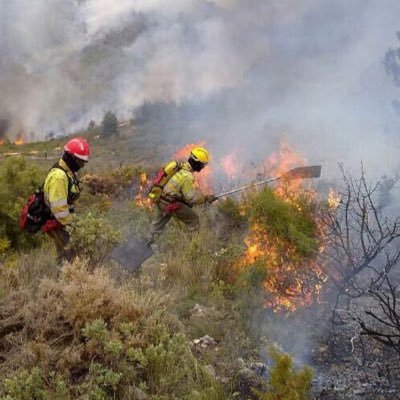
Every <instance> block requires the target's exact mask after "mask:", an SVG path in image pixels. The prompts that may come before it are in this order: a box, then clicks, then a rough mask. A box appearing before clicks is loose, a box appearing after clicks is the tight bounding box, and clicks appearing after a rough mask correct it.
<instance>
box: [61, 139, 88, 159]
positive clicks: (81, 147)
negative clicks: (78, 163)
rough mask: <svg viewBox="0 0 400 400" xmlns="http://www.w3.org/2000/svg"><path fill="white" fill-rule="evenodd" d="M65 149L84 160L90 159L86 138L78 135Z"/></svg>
mask: <svg viewBox="0 0 400 400" xmlns="http://www.w3.org/2000/svg"><path fill="white" fill-rule="evenodd" d="M64 151H65V152H67V153H69V154H72V155H73V156H75V157H76V158H79V159H81V160H83V161H89V155H90V149H89V144H88V142H87V141H86V139H84V138H81V137H77V138H74V139H71V140H70V141H69V142H68V143H67V144H66V145H65V146H64Z"/></svg>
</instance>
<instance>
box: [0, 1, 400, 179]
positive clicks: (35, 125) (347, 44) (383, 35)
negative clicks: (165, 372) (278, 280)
mask: <svg viewBox="0 0 400 400" xmlns="http://www.w3.org/2000/svg"><path fill="white" fill-rule="evenodd" d="M396 11H400V4H399V3H398V1H396V0H387V1H386V2H385V7H382V6H381V5H379V4H378V3H377V2H376V1H372V0H367V1H365V0H363V1H362V0H355V1H353V2H350V3H349V2H347V1H344V0H329V1H324V2H321V1H318V0H310V1H307V2H298V1H296V0H283V1H281V0H272V1H267V2H264V1H258V0H248V1H245V2H244V1H239V0H177V1H162V0H118V1H115V2H110V1H108V0H53V1H51V2H49V1H44V0H37V1H34V2H32V1H28V0H13V1H3V2H1V3H0V24H1V25H0V26H1V28H0V29H1V32H0V33H1V38H2V40H1V41H0V51H1V59H0V93H1V96H0V119H4V118H7V120H9V121H10V127H9V130H10V132H11V134H13V133H14V134H17V133H18V132H19V131H21V130H23V131H25V132H30V131H34V132H35V134H36V137H37V138H41V137H44V136H45V135H46V134H47V133H48V132H49V131H55V132H58V133H59V132H60V130H62V129H61V128H60V127H66V129H67V131H68V132H72V131H73V130H74V129H77V128H81V127H84V126H85V125H86V124H87V123H88V122H89V121H90V120H91V119H95V120H98V121H99V120H100V119H101V117H102V115H103V114H104V112H105V111H106V110H108V109H111V110H113V111H114V112H115V113H116V114H117V115H118V117H120V118H129V117H131V116H132V115H133V113H134V112H136V113H137V112H140V108H141V107H142V106H143V104H148V103H162V104H166V105H168V104H174V105H176V106H177V107H181V110H183V112H184V113H185V118H184V121H185V124H184V126H181V125H179V129H180V130H181V131H182V130H184V132H181V135H183V136H184V137H185V139H186V140H190V141H194V140H196V139H205V140H207V142H208V143H209V146H211V148H213V149H214V150H215V152H223V151H224V150H225V149H226V148H227V146H228V144H229V147H231V149H235V148H236V149H240V151H246V154H250V155H252V156H254V157H256V156H258V155H260V156H261V154H265V153H266V152H270V151H271V150H273V149H274V148H275V147H276V145H277V143H278V142H279V141H280V140H281V139H282V137H285V138H286V139H287V141H289V142H290V143H292V144H293V145H294V146H295V147H297V148H298V149H299V151H301V152H302V153H303V154H304V155H305V156H306V157H307V158H308V159H309V160H310V162H321V163H323V164H324V165H326V166H328V169H329V168H331V167H332V168H331V169H335V170H336V167H335V165H336V163H337V162H338V161H344V162H345V163H347V164H356V163H359V161H360V159H363V160H364V162H365V164H366V165H367V169H370V170H372V171H373V172H374V173H375V172H376V173H377V174H378V175H379V174H382V173H390V172H391V171H392V169H394V168H396V167H397V166H398V163H397V151H396V146H398V144H399V139H398V135H397V129H398V128H399V117H398V116H397V115H396V113H395V111H394V110H393V109H392V107H391V102H392V100H393V99H395V98H396V96H397V93H396V90H397V89H396V87H395V85H394V84H393V82H392V81H391V78H390V77H389V76H388V75H387V74H386V73H385V70H384V68H383V65H382V61H383V58H384V55H385V52H386V50H387V49H388V48H390V47H395V46H396V45H397V43H396V40H397V39H396V31H397V30H398V29H399V28H400V25H399V23H398V18H397V15H398V13H397V12H396ZM156 117H157V115H155V116H154V118H156ZM173 128H174V127H173V126H168V127H165V133H164V134H165V135H166V137H167V138H168V134H170V135H171V136H172V135H173V132H174V131H175V130H174V129H173ZM171 139H173V138H172V137H171Z"/></svg>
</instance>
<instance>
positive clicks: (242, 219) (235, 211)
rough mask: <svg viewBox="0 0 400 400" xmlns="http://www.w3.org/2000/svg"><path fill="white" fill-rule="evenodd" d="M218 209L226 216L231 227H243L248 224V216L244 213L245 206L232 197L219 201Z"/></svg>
mask: <svg viewBox="0 0 400 400" xmlns="http://www.w3.org/2000/svg"><path fill="white" fill-rule="evenodd" d="M218 211H219V212H220V213H221V214H222V215H223V216H224V217H226V221H227V224H228V225H229V227H232V228H242V227H244V226H245V225H246V224H247V218H246V216H245V214H244V210H243V207H242V206H241V205H240V203H238V202H237V201H235V200H234V199H232V198H230V197H228V198H227V199H226V200H224V201H221V202H219V204H218Z"/></svg>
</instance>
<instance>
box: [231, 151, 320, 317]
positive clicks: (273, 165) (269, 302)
mask: <svg viewBox="0 0 400 400" xmlns="http://www.w3.org/2000/svg"><path fill="white" fill-rule="evenodd" d="M302 165H305V160H304V159H303V158H302V157H301V156H300V155H298V154H297V153H296V152H294V151H293V150H292V149H290V147H289V146H288V145H287V144H284V145H283V146H282V147H281V149H280V152H279V153H278V154H274V155H272V156H270V157H269V158H268V160H267V162H266V163H265V164H264V171H262V173H261V176H258V178H260V179H261V178H265V177H266V176H269V177H271V176H272V177H273V176H280V175H282V174H283V173H284V172H287V171H288V170H290V169H291V168H294V167H297V166H302ZM259 175H260V174H259ZM275 193H276V194H277V195H278V196H279V197H281V198H282V200H283V201H285V202H288V203H290V204H291V205H292V206H294V207H295V208H297V209H298V211H301V205H302V204H303V202H304V199H307V201H309V202H313V201H314V199H315V192H313V191H311V190H309V189H307V188H304V182H303V181H302V180H296V181H283V182H280V183H279V185H278V186H277V187H276V188H275ZM300 198H301V200H302V201H301V202H300V201H299V200H300ZM315 218H318V217H317V216H315ZM316 225H317V227H318V228H317V229H318V230H319V229H320V226H319V224H318V221H316ZM319 235H320V236H321V237H322V233H320V232H319ZM245 244H246V247H247V249H246V251H245V254H244V256H243V258H242V259H241V260H239V264H238V265H239V268H240V269H244V268H247V267H249V266H251V265H253V264H255V263H261V265H263V266H264V268H265V272H266V274H265V276H266V277H265V280H264V288H265V306H266V307H269V308H272V310H273V311H274V312H279V311H286V312H292V311H295V310H296V309H297V308H298V307H299V306H307V305H310V304H312V303H313V302H314V301H318V300H319V296H320V292H321V288H322V282H323V281H324V279H325V276H324V274H323V270H322V268H321V266H320V265H319V263H318V261H317V256H315V257H311V259H309V258H307V259H306V260H305V259H304V258H302V257H299V255H298V253H297V252H296V249H295V248H294V247H293V246H292V245H291V244H290V243H287V242H285V241H283V240H282V239H278V238H274V237H272V236H271V235H269V234H268V231H267V228H266V227H263V226H261V225H259V224H254V225H253V226H252V227H251V229H250V234H249V236H248V237H247V238H246V239H245ZM323 250H324V248H323V246H322V244H321V245H320V248H319V252H322V251H323Z"/></svg>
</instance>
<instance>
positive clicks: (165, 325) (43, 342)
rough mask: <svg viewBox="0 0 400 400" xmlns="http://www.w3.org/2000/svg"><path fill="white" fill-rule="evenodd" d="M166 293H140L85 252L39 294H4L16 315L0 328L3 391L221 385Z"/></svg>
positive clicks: (162, 390) (152, 391) (129, 394)
mask: <svg viewBox="0 0 400 400" xmlns="http://www.w3.org/2000/svg"><path fill="white" fill-rule="evenodd" d="M168 301H169V299H168V296H165V295H163V296H160V295H159V294H158V293H156V292H153V291H152V292H150V293H148V294H147V295H146V294H144V293H143V292H142V293H141V294H140V295H138V294H137V293H136V291H135V289H134V287H132V286H130V285H129V284H128V283H127V284H126V285H124V286H123V287H118V286H117V285H116V283H115V282H114V280H113V279H112V278H111V277H110V276H109V275H108V274H107V273H106V272H105V271H104V270H102V269H98V270H96V271H94V272H93V273H90V271H89V270H88V267H87V265H86V264H85V263H82V262H80V261H79V260H76V261H75V263H74V264H72V265H65V266H64V267H63V269H62V272H61V276H60V279H59V280H58V281H55V280H51V279H46V280H44V281H42V283H41V284H40V286H39V289H38V291H37V294H36V296H34V295H33V294H32V293H30V292H28V291H26V290H25V291H21V292H19V293H13V294H11V295H10V296H9V297H7V298H5V299H3V300H2V306H3V309H4V310H5V311H6V312H5V313H4V314H2V319H1V324H2V326H10V321H18V323H16V324H15V325H13V327H12V328H9V330H8V331H4V330H2V331H0V346H1V347H2V348H3V349H5V353H4V358H5V362H4V363H2V365H1V366H0V375H1V376H3V377H6V380H5V381H4V382H3V384H0V396H3V399H4V400H5V399H7V400H17V399H18V400H19V399H20V398H21V393H25V394H24V396H25V397H26V398H33V399H36V398H37V399H54V398H57V397H56V396H55V393H60V392H61V391H63V396H64V398H65V399H68V398H71V399H75V398H81V399H96V398H98V399H103V398H104V399H108V398H116V399H127V400H129V399H132V400H134V399H135V388H138V387H140V388H141V389H142V390H144V391H145V392H147V393H148V394H149V395H151V396H154V398H160V399H161V398H163V399H190V398H192V399H195V398H199V399H201V398H205V397H201V394H202V393H203V392H204V393H205V392H207V393H214V394H215V393H220V390H221V389H220V388H219V385H218V384H217V383H216V382H215V381H214V380H213V378H211V377H210V376H209V375H208V374H207V373H206V372H205V371H204V369H203V367H202V366H201V364H200V363H199V362H198V361H197V360H196V359H195V358H194V356H193V355H192V353H191V350H190V347H189V345H188V341H187V339H186V338H185V336H184V335H183V333H182V327H181V325H180V324H179V322H178V321H177V320H176V319H175V318H174V317H173V316H172V315H170V314H169V313H168V312H167V311H166V306H167V304H168ZM27 383H29V384H27ZM193 393H195V394H196V396H197V397H193V396H194V395H193ZM197 394H198V395H197ZM29 396H31V397H29ZM199 396H200V397H199ZM213 396H214V395H210V397H209V398H210V399H211V398H218V399H223V397H215V396H214V397H213ZM22 398H24V397H22ZM58 398H61V397H58Z"/></svg>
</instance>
